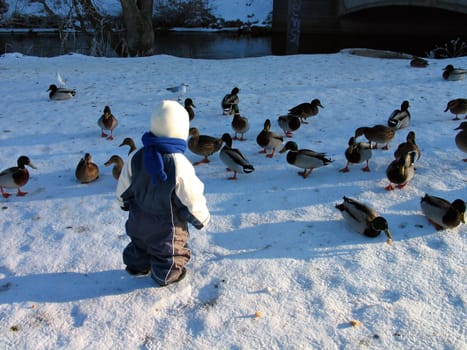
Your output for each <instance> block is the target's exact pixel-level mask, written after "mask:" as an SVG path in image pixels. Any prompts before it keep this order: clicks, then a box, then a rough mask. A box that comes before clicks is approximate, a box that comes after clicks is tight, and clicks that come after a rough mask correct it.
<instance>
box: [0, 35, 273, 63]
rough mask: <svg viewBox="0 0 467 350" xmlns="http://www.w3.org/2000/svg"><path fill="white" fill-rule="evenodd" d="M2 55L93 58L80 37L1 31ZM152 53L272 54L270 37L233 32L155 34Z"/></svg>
mask: <svg viewBox="0 0 467 350" xmlns="http://www.w3.org/2000/svg"><path fill="white" fill-rule="evenodd" d="M99 49H100V50H101V52H103V53H104V54H103V56H107V57H114V56H116V54H115V52H113V50H112V49H111V48H110V47H105V46H103V45H100V46H99ZM0 50H1V53H2V54H3V53H9V52H20V53H22V54H25V55H29V56H39V57H53V56H60V55H65V54H68V53H70V52H75V53H80V54H84V55H95V52H96V50H95V48H93V47H89V45H88V43H87V41H86V37H85V36H84V35H83V34H79V33H78V34H77V33H69V34H67V37H66V39H61V38H60V36H59V35H58V34H57V33H50V32H49V33H47V32H45V33H43V32H23V33H18V32H14V33H13V32H5V31H4V32H0ZM154 53H155V54H167V55H172V56H178V57H191V58H207V59H225V58H242V57H258V56H266V55H270V54H271V53H272V51H271V37H269V36H262V37H252V36H248V35H239V34H237V33H236V32H222V33H219V32H192V31H173V32H166V33H162V34H156V37H155V43H154Z"/></svg>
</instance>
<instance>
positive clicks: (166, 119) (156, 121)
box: [150, 100, 190, 140]
mask: <svg viewBox="0 0 467 350" xmlns="http://www.w3.org/2000/svg"><path fill="white" fill-rule="evenodd" d="M189 127H190V121H189V117H188V112H187V111H186V109H185V108H184V107H183V106H182V105H181V104H180V103H178V102H177V101H172V100H164V101H162V102H161V103H160V104H159V105H158V106H157V107H156V108H155V109H154V111H153V112H152V114H151V127H150V130H151V132H152V133H153V134H154V135H155V136H159V137H171V138H176V139H182V140H186V139H187V138H188V132H189Z"/></svg>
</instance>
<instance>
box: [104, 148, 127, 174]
mask: <svg viewBox="0 0 467 350" xmlns="http://www.w3.org/2000/svg"><path fill="white" fill-rule="evenodd" d="M112 164H114V166H113V168H112V175H113V177H114V178H115V180H118V178H119V177H120V173H121V172H122V168H123V159H122V158H121V157H120V156H117V155H116V154H114V155H113V156H112V157H110V158H109V160H108V161H106V162H105V163H104V165H105V166H110V165H112Z"/></svg>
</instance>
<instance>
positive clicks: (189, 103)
mask: <svg viewBox="0 0 467 350" xmlns="http://www.w3.org/2000/svg"><path fill="white" fill-rule="evenodd" d="M183 104H184V106H185V109H186V111H187V112H188V117H189V119H190V122H191V121H192V120H193V119H195V111H194V110H193V108H196V106H195V104H194V103H193V100H192V99H191V98H189V97H188V98H186V99H185V101H184V102H183Z"/></svg>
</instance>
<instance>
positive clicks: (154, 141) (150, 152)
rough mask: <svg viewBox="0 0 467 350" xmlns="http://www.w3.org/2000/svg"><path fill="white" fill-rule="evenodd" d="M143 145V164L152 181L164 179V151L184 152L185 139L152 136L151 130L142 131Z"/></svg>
mask: <svg viewBox="0 0 467 350" xmlns="http://www.w3.org/2000/svg"><path fill="white" fill-rule="evenodd" d="M141 140H142V141H143V145H144V155H143V159H144V166H145V168H146V171H147V172H148V173H149V175H151V178H152V183H153V184H154V185H156V184H157V183H158V181H159V180H160V181H166V180H167V174H166V173H165V171H164V159H163V157H162V156H163V155H164V154H166V153H185V150H186V141H185V140H182V139H176V138H171V137H158V136H154V134H153V133H152V132H146V133H144V135H143V137H142V138H141Z"/></svg>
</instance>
